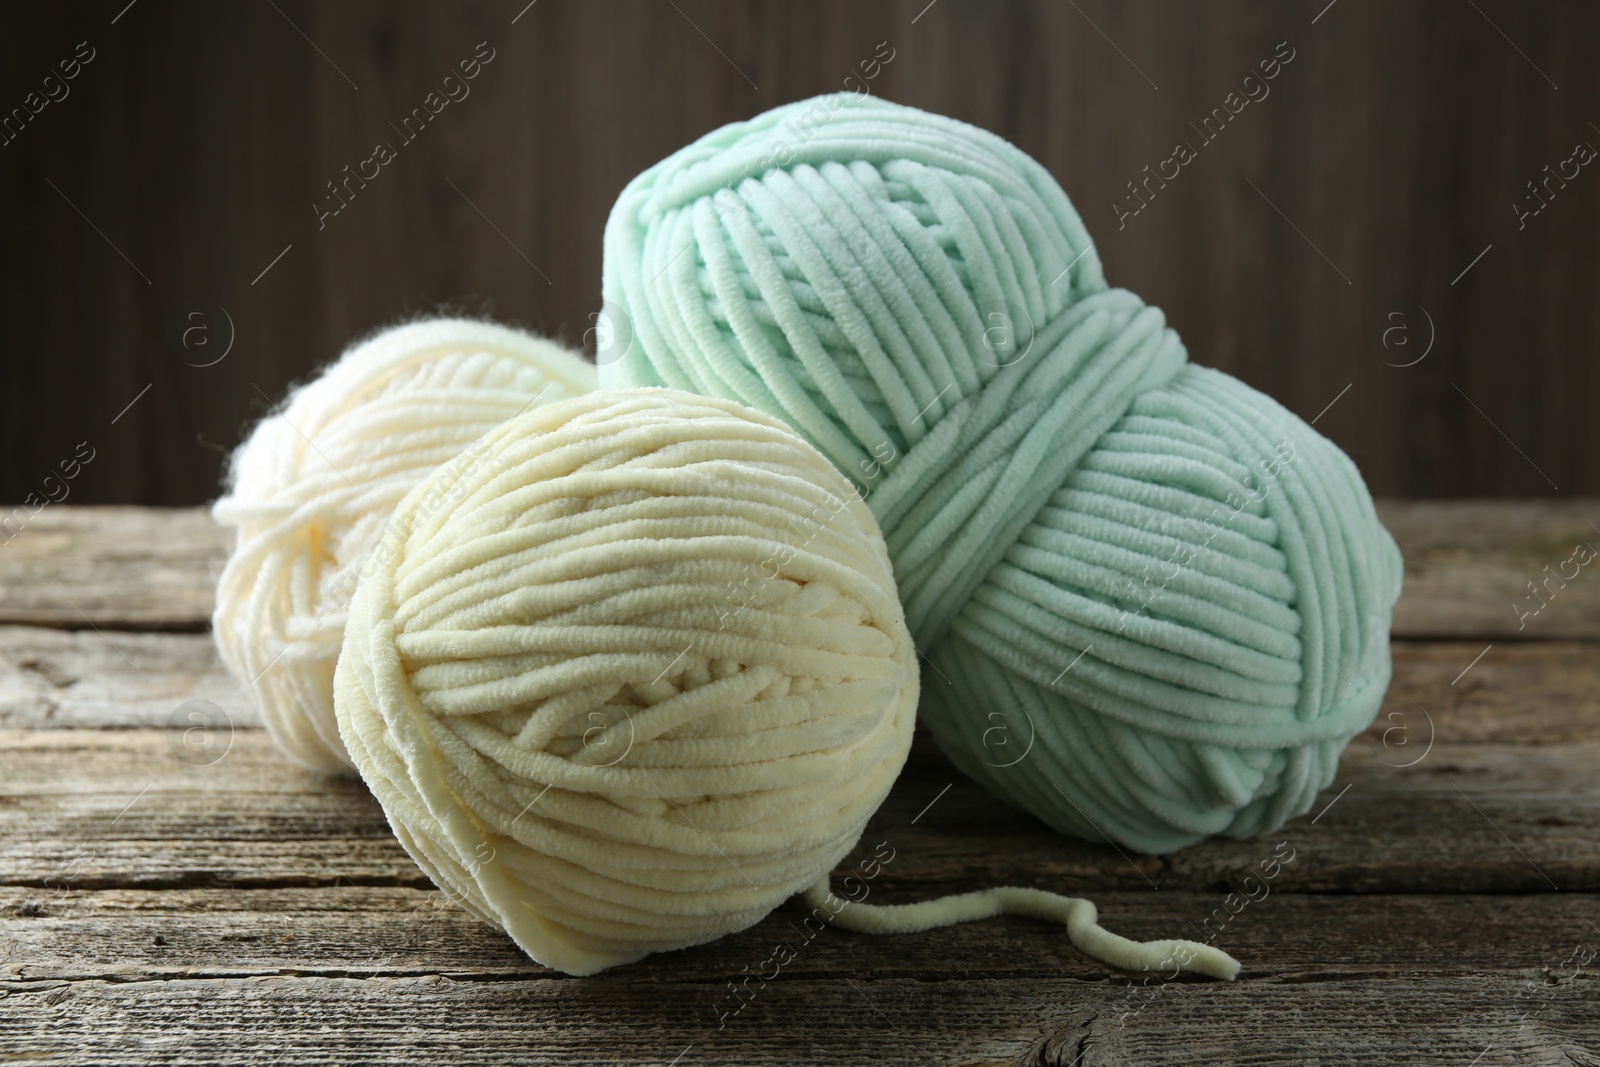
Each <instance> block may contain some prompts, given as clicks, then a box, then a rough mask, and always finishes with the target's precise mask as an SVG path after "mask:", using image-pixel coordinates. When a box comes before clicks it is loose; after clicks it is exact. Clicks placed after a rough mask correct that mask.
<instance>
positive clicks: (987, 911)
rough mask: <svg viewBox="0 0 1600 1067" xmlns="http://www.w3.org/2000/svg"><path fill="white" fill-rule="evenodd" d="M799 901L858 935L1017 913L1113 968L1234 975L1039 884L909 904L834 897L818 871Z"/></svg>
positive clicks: (1222, 961) (1202, 950) (1235, 966)
mask: <svg viewBox="0 0 1600 1067" xmlns="http://www.w3.org/2000/svg"><path fill="white" fill-rule="evenodd" d="M805 901H806V903H807V904H809V905H811V907H813V908H817V909H825V910H827V911H829V912H831V913H832V915H833V918H832V920H831V921H832V922H833V923H834V924H835V925H837V926H839V927H841V928H842V929H845V930H853V931H855V932H856V933H859V934H915V933H921V932H922V931H924V930H936V929H938V928H939V927H942V926H955V925H956V924H958V923H967V922H975V921H977V920H979V919H992V918H995V917H996V916H1000V915H1022V916H1025V917H1027V918H1029V919H1039V920H1042V921H1044V922H1052V923H1060V924H1061V925H1062V926H1065V927H1066V928H1067V936H1068V937H1069V938H1070V939H1071V940H1072V943H1073V945H1075V946H1076V947H1077V948H1078V950H1079V951H1080V952H1082V953H1083V954H1084V955H1086V956H1089V957H1091V958H1092V959H1096V960H1099V961H1100V962H1101V963H1104V964H1108V965H1109V966H1112V967H1116V968H1118V969H1119V970H1124V971H1155V970H1165V969H1166V968H1169V967H1170V968H1173V975H1174V976H1176V974H1177V973H1178V972H1179V971H1188V972H1189V973H1191V974H1204V975H1209V976H1210V977H1212V978H1223V979H1226V980H1228V981H1230V982H1231V981H1233V979H1234V978H1236V977H1238V974H1239V961H1238V960H1236V959H1234V958H1233V957H1232V956H1230V955H1228V954H1227V953H1226V952H1224V951H1222V950H1221V949H1219V948H1214V947H1213V946H1211V945H1203V944H1201V943H1200V942H1198V941H1186V940H1182V939H1177V940H1163V941H1133V940H1130V939H1128V938H1126V937H1122V936H1121V935H1120V934H1114V933H1112V932H1111V931H1110V930H1107V929H1106V928H1105V927H1103V926H1101V925H1100V922H1099V917H1100V913H1099V910H1098V909H1097V908H1096V907H1095V906H1094V902H1093V901H1091V900H1085V899H1084V898H1083V897H1067V896H1062V895H1061V894H1059V893H1051V892H1047V891H1046V890H1043V889H1027V888H1023V887H1021V886H997V887H995V888H993V889H980V890H976V891H974V892H971V893H956V894H953V895H951V896H947V897H939V898H937V899H935V900H923V901H918V902H917V903H915V904H863V903H860V902H858V901H853V900H845V899H844V898H843V897H837V896H834V894H833V889H832V883H831V879H830V877H829V876H828V875H823V876H822V878H820V879H818V880H817V882H816V884H815V885H813V886H811V888H809V889H807V890H806V891H805ZM832 901H843V904H844V906H843V907H841V908H840V909H839V910H838V911H833V908H832V906H831V902H832Z"/></svg>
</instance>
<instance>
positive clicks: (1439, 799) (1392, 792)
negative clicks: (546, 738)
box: [0, 730, 1600, 895]
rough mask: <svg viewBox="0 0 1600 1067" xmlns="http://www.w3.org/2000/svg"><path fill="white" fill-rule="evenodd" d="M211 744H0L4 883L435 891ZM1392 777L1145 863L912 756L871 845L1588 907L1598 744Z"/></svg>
mask: <svg viewBox="0 0 1600 1067" xmlns="http://www.w3.org/2000/svg"><path fill="white" fill-rule="evenodd" d="M214 740H215V744H216V745H217V746H218V747H217V748H213V749H206V750H203V751H206V752H210V753H215V752H217V751H223V752H225V754H224V755H223V756H221V758H219V759H217V760H216V761H215V762H211V763H209V764H200V763H198V762H196V761H195V758H194V757H193V756H192V755H191V754H190V753H191V750H190V749H187V748H184V747H183V743H182V739H181V735H180V734H177V733H176V732H174V731H163V730H121V731H83V730H18V731H5V732H0V752H4V753H5V759H6V760H7V766H8V771H7V775H6V779H5V782H4V790H5V794H4V797H3V799H0V884H10V885H27V886H41V885H45V884H47V882H48V880H50V879H52V878H57V879H59V878H60V877H62V874H61V872H62V871H63V869H64V868H66V867H67V866H68V865H69V864H70V865H71V866H72V874H71V876H70V880H71V883H72V884H73V885H74V886H76V887H80V888H86V889H89V888H117V887H134V888H140V887H142V888H160V887H172V886H178V887H203V886H239V887H246V886H278V885H333V884H341V883H348V884H361V885H375V884H376V885H415V886H425V885H426V884H427V883H426V881H425V880H424V879H423V878H422V876H421V874H420V873H419V872H418V871H417V870H416V868H415V867H414V866H413V865H412V864H411V861H410V860H409V858H408V857H407V856H406V855H405V853H404V852H403V851H402V850H401V848H400V846H399V845H398V844H397V843H396V842H395V841H394V839H393V837H392V835H391V834H390V832H389V828H388V825H387V823H386V822H385V820H384V818H383V814H382V811H381V810H380V809H379V807H378V805H377V803H376V802H375V801H374V800H372V798H371V797H370V796H369V795H368V794H367V793H366V792H365V790H364V789H363V788H362V786H361V784H360V783H359V782H358V781H355V780H351V779H328V778H324V777H322V776H320V775H317V774H313V773H312V772H309V771H305V770H302V769H300V768H298V767H295V766H293V765H291V764H289V763H288V762H287V761H285V760H284V759H282V758H281V757H280V756H278V755H277V753H276V752H275V750H274V749H273V748H272V746H271V744H270V742H269V741H268V739H267V738H266V736H265V734H264V733H263V732H261V731H258V730H240V731H236V732H234V733H233V734H232V735H231V738H229V739H227V743H228V747H226V748H222V747H221V746H222V745H223V739H222V738H221V737H220V736H219V737H217V738H215V739H214ZM1403 758H1404V759H1406V760H1411V759H1414V758H1415V757H1414V756H1412V755H1411V754H1410V753H1409V752H1408V753H1406V754H1405V755H1404V756H1403ZM1396 762H1397V757H1396V755H1395V753H1394V750H1393V748H1392V747H1391V748H1385V747H1384V746H1383V745H1382V743H1381V742H1379V741H1377V740H1374V739H1371V738H1368V739H1364V740H1360V741H1358V742H1357V743H1356V744H1354V745H1352V746H1351V748H1350V750H1349V751H1348V752H1347V754H1346V757H1345V760H1344V763H1343V764H1342V766H1341V772H1340V774H1339V776H1338V780H1337V781H1336V783H1335V786H1334V788H1332V789H1330V790H1328V791H1327V792H1326V793H1325V794H1324V797H1323V799H1322V800H1321V801H1320V803H1321V804H1322V805H1325V806H1326V805H1331V806H1330V807H1328V808H1327V810H1326V811H1325V812H1313V813H1311V814H1309V815H1307V816H1303V817H1301V818H1300V819H1297V820H1295V821H1293V822H1291V823H1290V824H1288V825H1287V826H1285V827H1284V828H1282V829H1281V830H1279V831H1278V832H1277V833H1275V834H1273V835H1271V837H1270V838H1269V839H1267V840H1262V841H1223V840H1216V841H1209V842H1204V843H1202V844H1199V845H1196V846H1194V847H1192V848H1189V849H1185V850H1183V851H1182V852H1179V853H1176V854H1174V855H1171V856H1165V857H1163V856H1142V857H1138V856H1126V855H1124V854H1122V853H1121V852H1119V851H1117V850H1116V849H1114V848H1113V847H1111V846H1109V845H1105V844H1094V843H1090V842H1083V841H1075V840H1072V839H1069V838H1065V837H1062V836H1060V835H1057V834H1054V833H1052V832H1051V831H1049V830H1047V829H1046V828H1045V827H1044V826H1043V825H1042V824H1040V823H1038V822H1037V821H1035V820H1034V819H1032V818H1030V817H1027V816H1024V815H1020V814H1018V813H1016V812H1013V811H1011V810H1010V809H1008V808H1006V807H1005V806H1004V805H1002V804H1001V803H1000V802H999V801H997V800H995V799H994V798H993V797H992V796H990V795H989V794H988V793H987V792H985V791H984V790H982V789H981V788H979V787H978V786H976V785H974V784H972V783H970V782H968V781H967V780H966V779H963V778H962V777H961V776H960V775H958V774H957V773H956V772H955V771H954V770H953V769H952V768H951V767H950V765H949V764H948V763H947V762H945V761H944V760H943V759H942V758H941V757H939V756H938V755H936V754H929V753H918V754H915V755H914V756H913V757H912V759H911V760H910V761H909V762H908V764H907V767H906V770H905V772H904V774H903V775H902V776H901V778H900V780H899V781H898V782H897V783H896V785H895V787H894V789H893V791H892V792H891V793H890V796H889V799H888V800H887V801H886V802H885V803H884V805H883V807H882V808H881V809H880V810H879V812H878V814H877V815H876V816H875V818H874V820H873V822H872V824H871V825H870V826H869V828H868V831H867V837H866V839H865V840H866V841H867V842H869V843H870V842H876V841H878V840H885V839H887V840H889V841H890V842H891V843H892V845H893V846H894V847H895V848H896V849H897V850H898V856H899V858H898V859H897V860H896V862H895V863H894V864H892V865H891V866H890V867H889V868H886V869H885V871H884V873H883V874H882V876H881V880H882V885H883V886H884V889H885V891H886V892H887V891H888V890H890V889H891V888H894V887H905V888H906V889H907V891H908V892H910V893H912V894H913V895H926V894H929V893H934V892H946V891H951V890H956V889H968V888H972V887H974V886H975V885H985V884H993V883H995V882H997V881H998V882H1004V883H1008V884H1021V885H1036V886H1041V887H1045V888H1051V889H1059V890H1063V891H1067V892H1072V891H1076V890H1080V889H1083V890H1103V889H1131V890H1138V889H1147V888H1150V887H1152V886H1160V887H1163V888H1185V889H1191V890H1201V889H1221V888H1225V887H1237V886H1238V885H1239V884H1240V880H1241V879H1242V878H1243V877H1244V876H1245V875H1247V874H1249V873H1251V872H1252V871H1253V870H1255V869H1256V868H1257V867H1258V866H1259V865H1260V864H1261V863H1262V862H1263V861H1264V860H1266V859H1268V858H1269V857H1270V856H1271V854H1272V852H1273V850H1274V849H1273V846H1274V844H1275V843H1276V842H1279V841H1287V842H1289V847H1290V848H1292V849H1294V850H1296V856H1297V858H1296V859H1295V860H1294V861H1293V863H1292V864H1291V865H1289V866H1288V867H1286V868H1285V870H1284V871H1283V873H1282V875H1281V877H1280V880H1279V883H1278V884H1279V886H1280V887H1281V888H1283V889H1292V890H1298V891H1305V892H1369V893H1378V892H1445V893H1453V892H1533V893H1542V892H1549V891H1552V890H1553V889H1556V888H1559V889H1560V890H1563V891H1570V892H1596V891H1600V848H1597V847H1596V842H1595V838H1594V833H1593V827H1594V826H1596V825H1600V782H1597V781H1596V778H1595V774H1594V767H1595V766H1596V765H1600V742H1593V741H1585V742H1575V743H1571V744H1566V745H1521V746H1504V745H1488V744H1459V743H1456V742H1453V741H1446V740H1438V741H1436V742H1435V744H1434V745H1433V748H1432V750H1431V751H1429V752H1428V754H1427V756H1426V757H1425V758H1424V759H1422V760H1421V761H1420V762H1419V763H1417V764H1416V765H1415V766H1412V767H1396V766H1394V765H1393V764H1394V763H1396ZM947 785H948V786H949V789H948V791H946V792H943V795H942V796H941V792H942V791H944V790H945V787H946V786H947ZM936 798H937V802H936V803H932V807H929V805H930V802H934V801H935V799H936ZM924 809H927V810H926V812H925V813H924ZM919 814H920V816H921V817H920V818H919V817H918V816H919ZM913 820H915V822H913ZM866 852H870V847H869V845H863V854H865V853H866Z"/></svg>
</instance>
